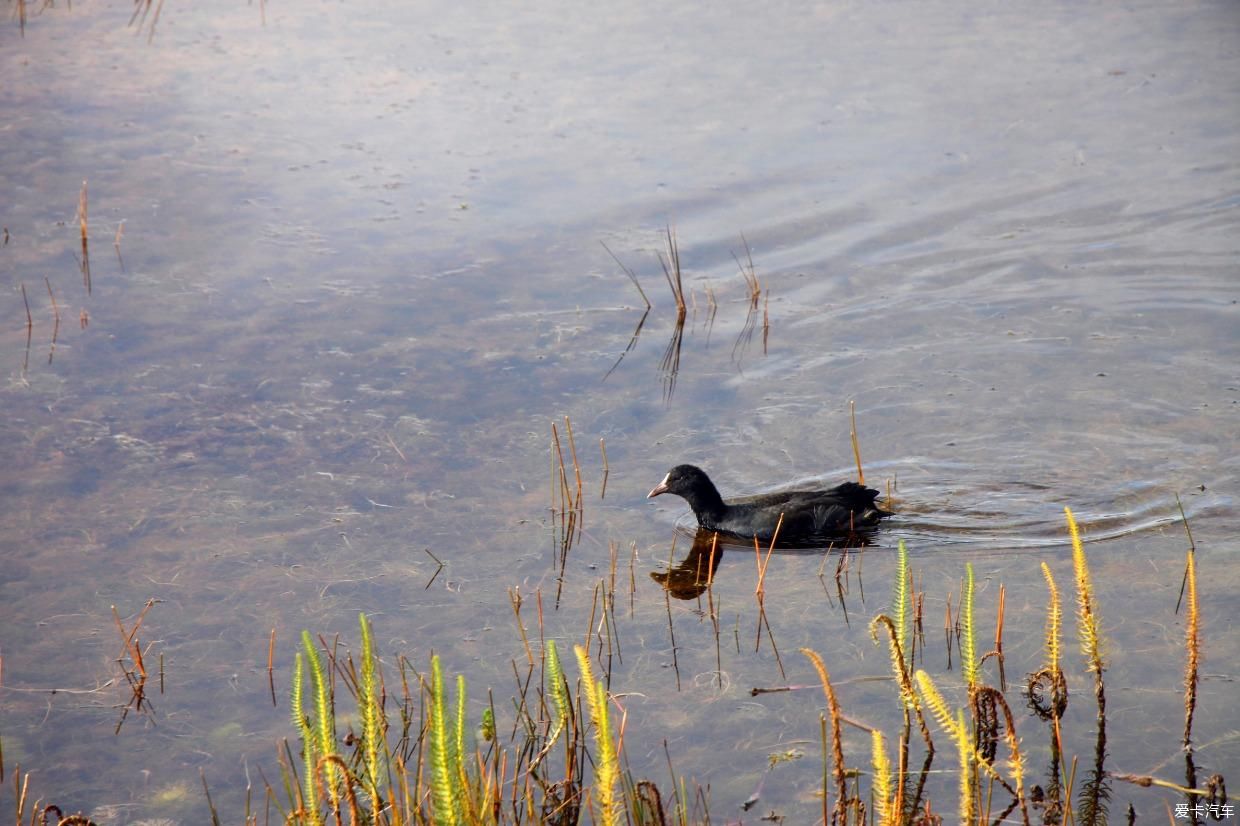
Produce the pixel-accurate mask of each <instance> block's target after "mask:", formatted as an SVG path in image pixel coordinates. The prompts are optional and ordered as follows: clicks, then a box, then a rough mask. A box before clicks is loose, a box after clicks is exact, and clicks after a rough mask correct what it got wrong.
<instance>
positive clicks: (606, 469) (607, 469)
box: [598, 437, 611, 499]
mask: <svg viewBox="0 0 1240 826" xmlns="http://www.w3.org/2000/svg"><path fill="white" fill-rule="evenodd" d="M598 449H599V453H602V454H603V487H602V489H601V490H599V492H598V498H599V499H602V498H603V497H605V496H606V495H607V477H608V476H610V475H611V468H610V467H608V465H607V445H605V444H603V439H602V437H599V440H598Z"/></svg>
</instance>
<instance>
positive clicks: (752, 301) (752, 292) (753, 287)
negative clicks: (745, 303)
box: [732, 232, 762, 310]
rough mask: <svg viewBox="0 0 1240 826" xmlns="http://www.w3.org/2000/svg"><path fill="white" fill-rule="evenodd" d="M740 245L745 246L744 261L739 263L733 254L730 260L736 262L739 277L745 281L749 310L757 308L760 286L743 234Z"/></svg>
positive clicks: (760, 292)
mask: <svg viewBox="0 0 1240 826" xmlns="http://www.w3.org/2000/svg"><path fill="white" fill-rule="evenodd" d="M741 243H742V244H744V245H745V260H744V261H741V259H740V257H739V256H738V255H737V254H736V253H735V252H734V253H732V260H733V261H735V262H736V266H737V267H739V268H740V271H741V277H742V278H744V279H745V286H746V287H748V288H749V306H750V308H751V309H755V310H756V309H757V308H758V299H759V298H761V297H762V285H761V284H760V283H758V271H757V270H756V269H755V268H754V265H753V253H752V252H750V250H749V241H748V240H746V238H745V233H743V232H742V233H741Z"/></svg>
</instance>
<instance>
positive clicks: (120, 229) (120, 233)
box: [112, 221, 125, 272]
mask: <svg viewBox="0 0 1240 826" xmlns="http://www.w3.org/2000/svg"><path fill="white" fill-rule="evenodd" d="M124 237H125V222H124V221H121V222H120V223H119V224H117V225H116V237H115V238H113V239H112V249H114V250H116V261H117V263H119V264H120V265H121V272H124V271H125V259H124V258H123V257H122V256H121V239H122V238H124Z"/></svg>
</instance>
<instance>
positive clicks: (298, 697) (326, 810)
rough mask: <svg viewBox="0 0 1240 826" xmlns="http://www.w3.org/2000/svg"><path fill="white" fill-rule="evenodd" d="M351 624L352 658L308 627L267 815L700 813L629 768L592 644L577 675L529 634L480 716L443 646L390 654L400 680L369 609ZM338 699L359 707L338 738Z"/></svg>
mask: <svg viewBox="0 0 1240 826" xmlns="http://www.w3.org/2000/svg"><path fill="white" fill-rule="evenodd" d="M518 612H519V609H518ZM518 617H519V614H518ZM359 625H360V628H361V646H360V652H359V655H358V657H357V658H355V657H354V656H352V655H350V654H346V653H342V652H341V651H340V650H339V648H338V647H337V646H335V645H329V644H327V643H326V641H324V640H322V639H320V640H319V641H318V642H317V643H316V642H315V641H314V640H313V639H312V637H311V636H310V634H309V633H308V632H303V635H302V650H300V651H298V652H297V658H296V664H295V666H294V671H293V682H292V691H291V693H290V697H291V699H292V705H291V712H292V717H293V723H294V727H295V729H296V730H297V731H298V738H299V740H300V743H301V745H300V749H293V748H290V747H289V746H288V744H285V746H284V747H283V748H282V749H281V750H280V751H279V761H280V766H281V782H280V784H279V787H278V788H277V787H273V786H271V785H267V786H266V796H267V814H266V817H268V818H270V817H273V816H277V817H278V819H282V820H283V821H284V822H285V823H294V824H326V823H341V822H343V820H344V819H345V817H346V816H347V818H348V820H349V822H351V823H373V824H434V826H441V825H442V824H482V823H539V824H572V823H577V822H580V821H581V819H582V818H583V817H585V816H587V813H588V818H589V820H590V821H591V822H593V823H598V824H608V826H615V825H617V824H621V823H644V824H655V823H659V824H668V823H670V824H688V823H698V822H703V820H702V819H700V818H701V817H702V816H703V815H704V814H705V808H704V807H705V800H706V798H705V795H704V794H700V793H699V794H696V795H694V796H687V795H686V796H685V797H682V796H681V793H680V792H679V791H676V792H674V793H673V795H671V798H670V799H671V800H673V801H675V803H674V805H673V806H672V807H671V808H670V809H668V808H667V807H665V805H664V803H663V801H664V799H665V795H663V794H662V793H661V792H660V791H659V789H658V787H657V785H655V784H654V783H653V782H651V781H649V780H644V779H641V780H639V779H636V778H634V777H633V776H632V775H631V773H629V772H628V771H627V770H626V769H625V768H624V764H625V763H626V758H625V757H624V751H623V745H622V744H623V740H624V729H625V723H626V719H627V717H626V714H625V712H624V710H623V707H622V706H621V705H620V704H619V701H618V699H617V698H616V697H615V696H614V695H613V694H612V693H611V692H610V691H609V690H608V689H607V687H606V686H607V682H608V679H609V675H608V674H607V673H603V674H601V675H600V674H599V673H598V671H597V669H598V664H597V663H596V662H595V660H594V659H593V658H592V657H591V656H590V654H589V652H588V650H587V647H586V646H584V645H580V644H578V645H575V646H574V647H573V652H574V655H575V660H576V663H577V671H578V675H579V678H578V680H577V681H576V682H575V684H574V683H573V682H570V679H571V678H570V677H569V676H568V674H567V673H566V671H565V669H564V667H563V664H562V662H561V660H560V656H559V652H558V647H557V645H556V641H555V640H554V639H546V640H545V641H544V642H542V644H541V652H540V653H539V654H538V655H535V654H534V652H533V650H532V649H531V648H530V647H529V645H528V640H527V647H526V651H527V661H526V664H525V666H524V667H523V666H521V665H518V664H517V663H516V662H515V661H514V663H513V674H514V677H515V678H516V694H515V696H514V697H513V701H512V709H511V710H510V711H509V712H507V713H506V714H504V715H501V714H500V713H499V712H498V711H497V709H496V707H495V704H494V701H493V700H492V699H488V700H487V703H486V705H485V706H484V707H483V709H482V711H481V713H480V714H478V716H477V719H474V718H473V716H472V715H473V713H474V712H471V708H476V707H477V704H476V703H475V704H473V705H472V706H471V704H470V703H469V701H468V694H467V685H466V682H465V678H464V677H463V676H460V675H458V676H457V677H456V679H455V681H454V689H453V690H450V689H449V688H448V680H447V679H446V678H445V676H444V673H443V668H442V664H441V661H440V659H439V657H438V656H437V655H433V654H432V655H431V658H430V663H429V670H428V672H426V673H419V672H417V671H416V670H415V669H413V667H412V665H411V664H410V663H409V662H408V661H407V660H405V659H403V658H400V659H398V661H397V663H396V668H397V670H398V671H399V677H400V679H399V685H397V684H396V682H395V681H393V682H392V683H391V684H389V682H388V679H387V677H386V675H385V673H384V667H383V663H382V660H381V658H380V657H379V656H378V655H377V652H375V650H374V642H373V638H372V634H371V631H370V627H369V621H368V620H367V618H366V617H365V615H362V616H360V617H359ZM540 636H541V633H540ZM303 663H304V664H305V665H303ZM307 674H309V676H310V679H309V680H307V679H306V675H307ZM574 686H575V687H574ZM341 689H343V691H341ZM307 690H308V692H309V696H308V697H303V694H304V692H306V691H307ZM339 702H349V703H351V704H352V705H354V706H356V708H357V713H356V714H350V717H351V718H352V719H354V720H356V721H358V722H357V730H352V728H351V729H350V735H349V737H348V738H346V739H345V740H344V741H343V742H344V744H345V745H346V747H347V748H346V750H345V751H341V750H339V749H338V748H337V744H338V743H340V742H342V741H341V740H340V739H339V737H338V734H339V731H338V729H339V723H338V717H339V715H340V714H341V712H340V711H338V703H339ZM501 716H504V717H508V718H510V719H508V720H501V719H500V718H501ZM501 731H509V732H510V734H509V737H508V741H507V742H501V739H500V732H501ZM591 743H592V744H593V745H591ZM297 751H300V755H301V759H300V760H298V759H296V757H297ZM673 785H680V784H678V783H676V782H675V781H674V783H673ZM685 801H688V804H686V802H685ZM699 806H700V807H702V808H700V809H699ZM251 818H252V819H251ZM247 822H254V823H256V822H258V815H257V814H255V815H252V816H250V817H247Z"/></svg>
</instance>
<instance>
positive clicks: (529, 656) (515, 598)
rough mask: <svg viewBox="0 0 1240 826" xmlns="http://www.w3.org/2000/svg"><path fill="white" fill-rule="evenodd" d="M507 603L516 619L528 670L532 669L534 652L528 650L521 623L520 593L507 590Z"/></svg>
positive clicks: (528, 645) (528, 642) (523, 625)
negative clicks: (528, 666)
mask: <svg viewBox="0 0 1240 826" xmlns="http://www.w3.org/2000/svg"><path fill="white" fill-rule="evenodd" d="M508 601H509V602H510V603H512V615H513V616H514V617H516V619H517V631H519V632H520V633H521V644H522V645H524V646H525V659H526V660H527V661H528V662H529V664H530V668H533V667H534V650H533V649H532V648H530V640H529V637H527V636H526V634H525V623H523V622H521V602H522V599H521V592H520V591H519V590H517V589H515V588H509V589H508Z"/></svg>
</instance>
